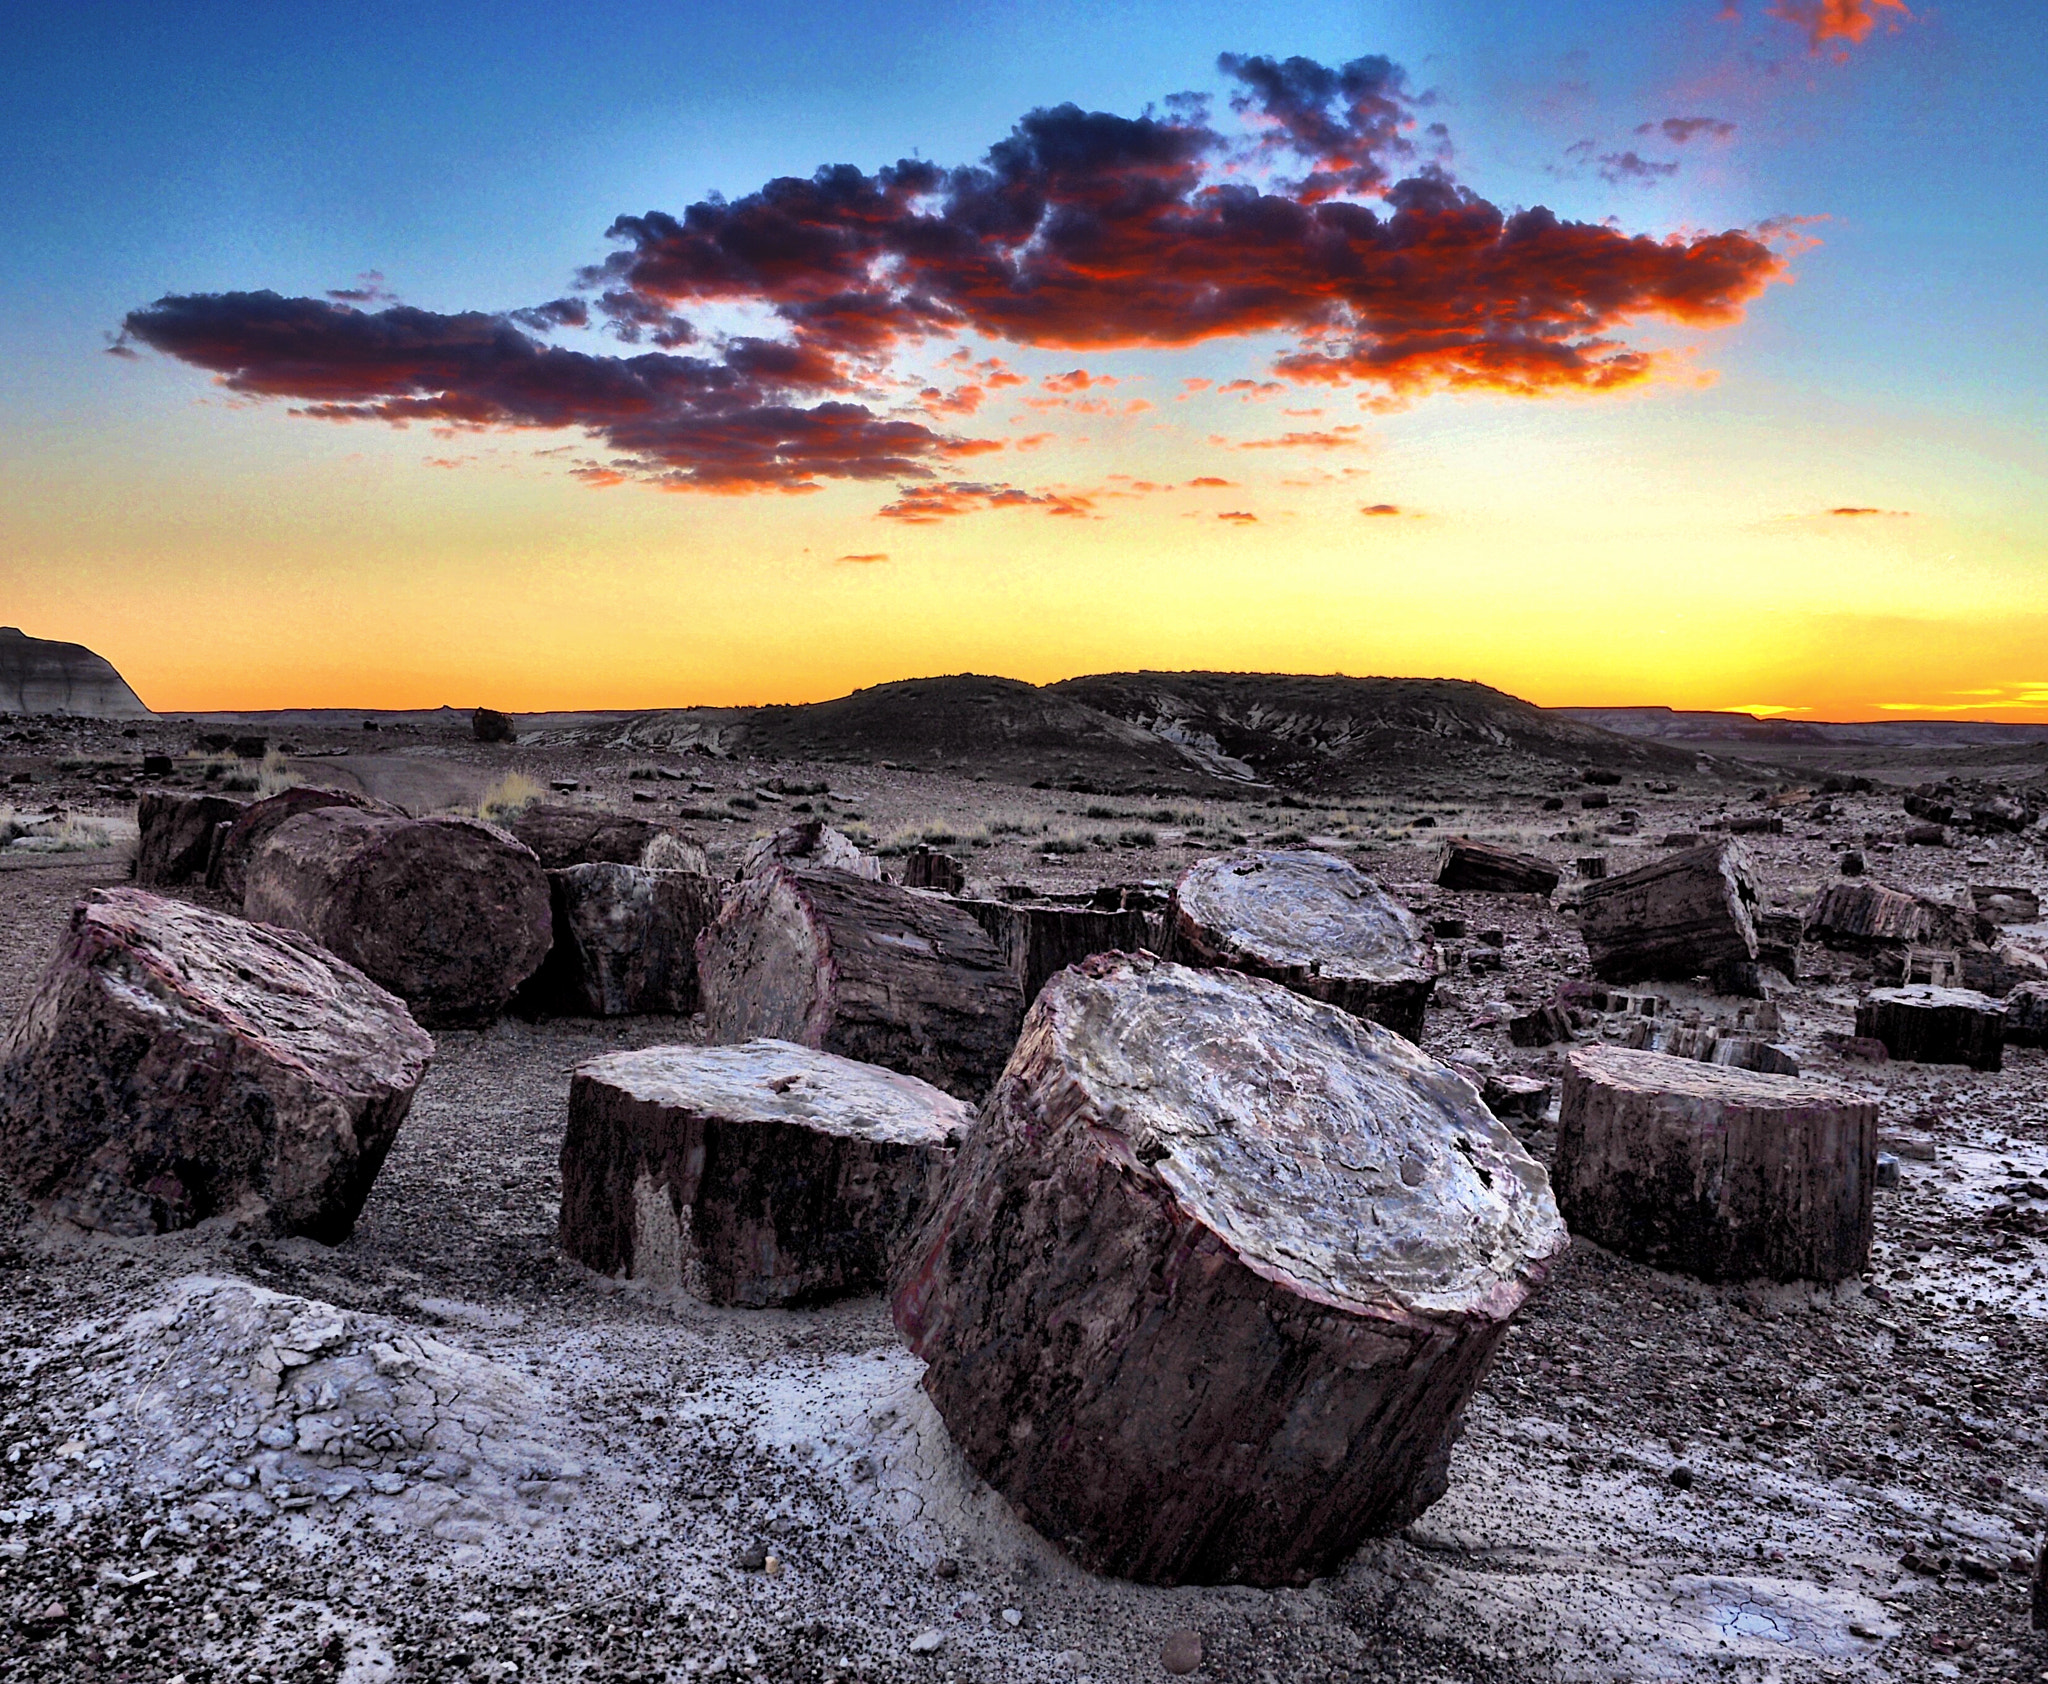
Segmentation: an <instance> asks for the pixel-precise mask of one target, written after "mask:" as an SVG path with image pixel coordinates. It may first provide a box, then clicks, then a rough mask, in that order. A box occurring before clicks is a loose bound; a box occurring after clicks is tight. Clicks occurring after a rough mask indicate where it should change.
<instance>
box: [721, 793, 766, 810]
mask: <svg viewBox="0 0 2048 1684" xmlns="http://www.w3.org/2000/svg"><path fill="white" fill-rule="evenodd" d="M725 804H726V805H727V806H728V807H737V808H738V809H739V810H740V811H741V812H743V813H758V812H759V811H760V810H761V803H760V802H758V801H756V800H755V799H754V798H753V797H752V796H751V795H728V796H727V797H726V798H725Z"/></svg>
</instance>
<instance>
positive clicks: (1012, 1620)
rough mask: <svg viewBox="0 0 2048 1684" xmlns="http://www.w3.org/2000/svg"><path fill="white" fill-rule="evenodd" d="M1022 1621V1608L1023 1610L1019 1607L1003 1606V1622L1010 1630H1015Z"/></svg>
mask: <svg viewBox="0 0 2048 1684" xmlns="http://www.w3.org/2000/svg"><path fill="white" fill-rule="evenodd" d="M1023 1623H1024V1610H1023V1609H1021V1608H1005V1609H1004V1610H1003V1624H1004V1625H1006V1626H1008V1627H1009V1628H1010V1629H1011V1630H1012V1631H1015V1630H1016V1629H1017V1628H1018V1627H1019V1626H1021V1625H1022V1624H1023Z"/></svg>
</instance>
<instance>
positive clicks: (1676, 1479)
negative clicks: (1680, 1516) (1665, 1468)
mask: <svg viewBox="0 0 2048 1684" xmlns="http://www.w3.org/2000/svg"><path fill="white" fill-rule="evenodd" d="M1664 1477H1665V1478H1666V1479H1668V1480H1669V1481H1670V1482H1671V1484H1672V1487H1673V1489H1675V1490H1679V1491H1690V1490H1691V1489H1692V1469H1690V1468H1689V1467H1687V1466H1686V1465H1685V1464H1684V1463H1683V1462H1681V1463H1679V1465H1678V1466H1677V1467H1675V1468H1673V1469H1672V1470H1671V1471H1670V1472H1669V1473H1668V1474H1666V1475H1665V1476H1664Z"/></svg>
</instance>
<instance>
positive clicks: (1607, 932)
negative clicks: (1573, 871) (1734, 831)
mask: <svg viewBox="0 0 2048 1684" xmlns="http://www.w3.org/2000/svg"><path fill="white" fill-rule="evenodd" d="M1755 904H1756V883H1755V880H1754V878H1753V876H1752V875H1751V872H1750V866H1749V856H1748V855H1747V854H1746V853H1745V852H1744V851H1743V848H1742V845H1741V844H1740V843H1738V842H1714V843H1709V844H1708V845H1707V846H1705V847H1702V848H1689V849H1687V850H1686V851H1685V852H1683V853H1678V854H1672V855H1669V856H1668V857H1666V858H1664V859H1661V860H1658V861H1656V862H1655V863H1654V864H1651V865H1646V866H1642V867H1640V868H1638V869H1637V870H1635V871H1627V872H1623V873H1622V874H1621V876H1619V877H1609V878H1607V879H1605V880H1604V881H1602V882H1598V883H1592V884H1589V885H1587V887H1586V888H1585V889H1583V890H1581V891H1580V894H1579V929H1580V932H1581V933H1582V934H1583V935H1584V936H1585V938H1586V952H1587V954H1588V955H1589V957H1590V958H1591V960H1592V964H1593V974H1594V975H1595V976H1597V977H1600V978H1601V979H1602V980H1603V981H1607V982H1641V981H1644V980H1646V979H1649V978H1653V977H1665V978H1674V979H1684V978H1686V977H1693V976H1698V975H1700V974H1701V973H1702V972H1712V971H1714V970H1715V969H1716V968H1717V967H1728V966H1740V965H1752V964H1754V963H1755V961H1756V926H1755V925H1754V924H1753V923H1752V922H1751V916H1750V908H1751V907H1752V906H1754V905H1755Z"/></svg>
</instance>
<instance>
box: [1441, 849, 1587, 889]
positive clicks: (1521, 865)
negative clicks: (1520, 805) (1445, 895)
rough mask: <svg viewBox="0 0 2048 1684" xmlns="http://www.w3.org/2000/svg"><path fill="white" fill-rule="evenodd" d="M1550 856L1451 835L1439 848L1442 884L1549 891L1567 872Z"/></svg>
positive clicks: (1443, 886)
mask: <svg viewBox="0 0 2048 1684" xmlns="http://www.w3.org/2000/svg"><path fill="white" fill-rule="evenodd" d="M1563 875H1564V874H1563V872H1561V871H1560V870H1559V869H1558V868H1557V867H1556V866H1554V865H1552V864H1551V863H1550V861H1548V860H1542V859H1538V858H1537V857H1536V856H1535V855H1534V854H1518V853H1516V852H1515V851H1514V850H1513V849H1512V848H1502V847H1499V846H1497V845H1495V844H1494V843H1492V842H1475V841H1473V840H1472V838H1471V837H1469V836H1447V837H1445V838H1444V844H1443V846H1442V847H1441V848H1439V849H1438V850H1437V856H1436V881H1437V886H1438V887H1439V888H1444V889H1474V890H1479V891H1482V892H1489V893H1493V894H1502V895H1547V894H1549V893H1550V891H1551V890H1552V889H1554V888H1556V887H1557V880H1558V879H1559V878H1560V877H1561V876H1563Z"/></svg>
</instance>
